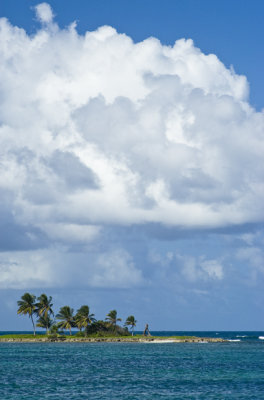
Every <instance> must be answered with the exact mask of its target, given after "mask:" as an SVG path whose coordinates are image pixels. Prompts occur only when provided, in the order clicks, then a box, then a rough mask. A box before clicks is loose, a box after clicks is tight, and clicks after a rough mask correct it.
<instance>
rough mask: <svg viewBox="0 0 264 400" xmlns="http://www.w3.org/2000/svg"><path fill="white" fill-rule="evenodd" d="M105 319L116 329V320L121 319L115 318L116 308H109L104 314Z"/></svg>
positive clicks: (119, 319)
mask: <svg viewBox="0 0 264 400" xmlns="http://www.w3.org/2000/svg"><path fill="white" fill-rule="evenodd" d="M105 320H106V321H109V322H110V324H111V325H113V326H114V328H115V329H116V323H117V321H122V319H121V318H117V311H116V310H111V311H110V312H109V313H108V314H107V316H106V319H105Z"/></svg>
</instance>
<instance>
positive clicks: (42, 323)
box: [37, 314, 54, 334]
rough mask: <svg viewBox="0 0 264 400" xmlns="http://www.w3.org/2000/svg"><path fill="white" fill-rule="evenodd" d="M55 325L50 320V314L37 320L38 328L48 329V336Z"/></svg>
mask: <svg viewBox="0 0 264 400" xmlns="http://www.w3.org/2000/svg"><path fill="white" fill-rule="evenodd" d="M53 324H54V322H53V320H52V319H51V318H50V316H49V314H47V315H45V314H44V315H42V316H40V317H39V319H38V320H37V326H38V327H40V328H45V329H46V334H48V333H49V330H50V328H51V327H52V325H53Z"/></svg>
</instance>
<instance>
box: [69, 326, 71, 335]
mask: <svg viewBox="0 0 264 400" xmlns="http://www.w3.org/2000/svg"><path fill="white" fill-rule="evenodd" d="M69 331H70V336H71V327H69Z"/></svg>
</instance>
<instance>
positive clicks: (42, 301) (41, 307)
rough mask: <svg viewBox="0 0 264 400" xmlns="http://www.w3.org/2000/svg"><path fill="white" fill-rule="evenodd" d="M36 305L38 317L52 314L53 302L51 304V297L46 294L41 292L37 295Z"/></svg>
mask: <svg viewBox="0 0 264 400" xmlns="http://www.w3.org/2000/svg"><path fill="white" fill-rule="evenodd" d="M36 306H37V313H38V315H39V316H40V317H42V316H43V317H46V318H47V317H48V316H49V315H51V314H52V315H54V312H53V310H52V307H53V304H52V297H51V296H49V297H48V296H47V295H46V294H44V293H42V295H41V296H39V297H38V303H37V304H36Z"/></svg>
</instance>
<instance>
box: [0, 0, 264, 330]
mask: <svg viewBox="0 0 264 400" xmlns="http://www.w3.org/2000/svg"><path fill="white" fill-rule="evenodd" d="M263 14H264V4H263V2H262V1H260V0H259V1H258V0H255V1H254V2H250V1H246V0H245V1H236V0H233V1H232V2H229V1H221V2H220V1H214V2H212V1H209V0H208V1H207V0H203V1H199V0H198V1H193V0H186V1H180V0H176V1H169V0H162V1H161V0H156V1H155V0H154V1H153V0H152V1H149V0H145V1H144V2H142V1H138V0H134V1H128V0H127V1H126V0H123V1H121V0H120V1H119V0H112V1H106V0H96V1H84V0H82V1H81V0H79V1H78V2H74V1H65V2H61V1H58V0H53V1H50V2H47V3H40V2H39V1H30V2H28V1H26V0H8V1H7V0H6V1H2V2H1V5H0V18H1V19H0V68H1V71H0V226H1V229H0V302H1V307H0V321H1V322H0V330H30V329H31V325H30V320H29V319H28V318H26V317H20V316H17V315H16V311H17V300H18V299H19V298H20V296H21V295H22V294H23V293H25V292H26V291H27V292H30V293H34V294H35V295H37V296H39V295H40V294H41V293H43V292H44V293H47V294H48V295H51V296H52V297H53V300H54V308H55V312H57V311H58V310H59V308H60V307H61V306H63V305H70V306H72V307H73V308H74V309H75V310H76V309H77V308H79V307H80V306H81V305H83V304H88V305H89V306H90V309H91V312H93V313H95V315H96V317H97V319H104V318H105V316H106V314H107V313H108V312H109V311H110V310H112V309H117V311H118V316H119V317H121V318H122V319H123V320H124V319H125V318H126V317H127V316H128V315H131V314H133V315H135V318H136V319H137V321H138V323H137V329H138V330H142V329H143V328H144V325H145V323H148V324H149V327H150V330H181V331H182V330H189V331H190V330H194V331H195V330H264V312H263V303H264V295H263V283H264V250H263V244H264V229H263V219H264V212H263V199H264V186H263V175H264V174H263V172H264V168H263V167H264V165H263V164H264V162H263V154H264V114H263V107H264V104H263V95H262V93H263V90H264V87H263V77H262V74H263V70H264V65H263V64H264V57H263V44H262V42H263V33H264V32H263V31H264V28H263V24H262V21H263Z"/></svg>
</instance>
